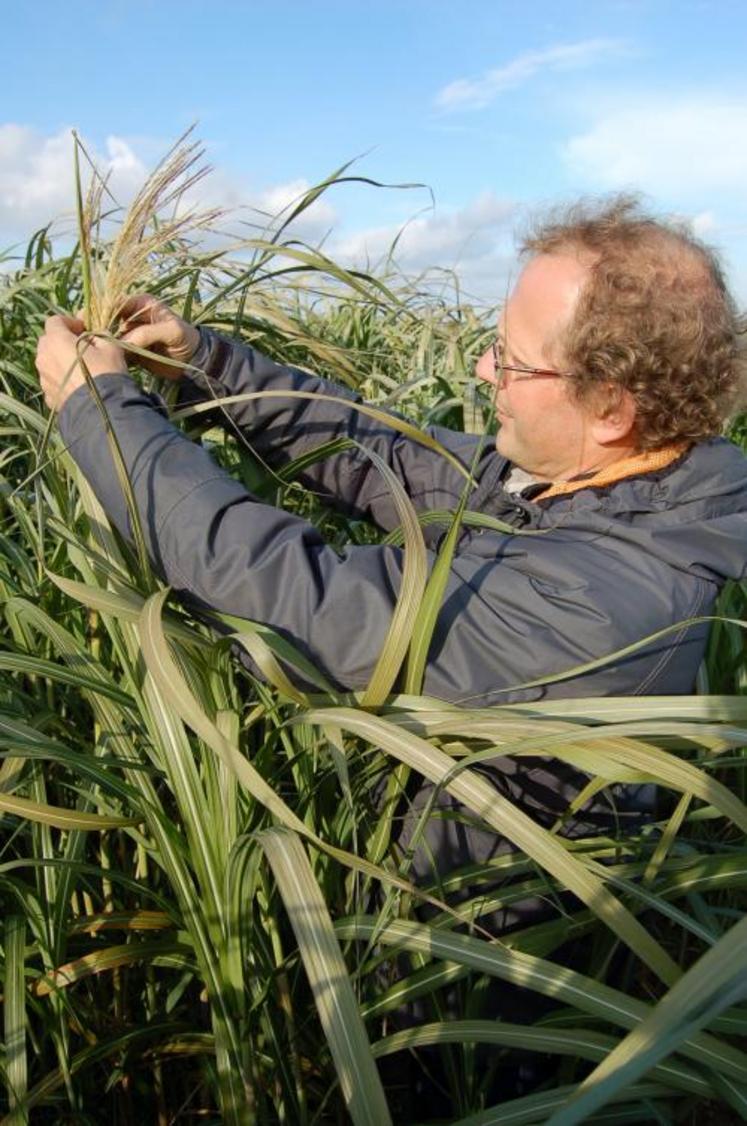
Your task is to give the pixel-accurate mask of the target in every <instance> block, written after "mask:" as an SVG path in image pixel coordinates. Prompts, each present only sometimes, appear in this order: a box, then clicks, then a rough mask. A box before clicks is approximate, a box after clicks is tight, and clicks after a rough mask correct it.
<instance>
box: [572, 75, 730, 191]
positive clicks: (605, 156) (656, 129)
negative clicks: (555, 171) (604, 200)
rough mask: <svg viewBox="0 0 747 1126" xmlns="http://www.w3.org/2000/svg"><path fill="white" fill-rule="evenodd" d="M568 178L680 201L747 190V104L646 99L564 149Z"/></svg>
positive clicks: (609, 117)
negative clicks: (626, 187) (624, 187)
mask: <svg viewBox="0 0 747 1126" xmlns="http://www.w3.org/2000/svg"><path fill="white" fill-rule="evenodd" d="M561 153H562V156H563V158H564V160H565V162H566V164H567V165H568V167H569V168H570V170H571V172H572V173H573V174H574V175H575V176H577V177H579V178H581V179H583V180H584V181H586V182H588V183H589V184H591V185H592V186H594V187H601V188H620V187H622V186H630V187H634V188H637V189H641V190H643V191H646V192H651V193H652V194H655V195H662V196H665V197H666V196H670V197H673V198H683V197H687V196H688V195H697V194H698V193H702V192H703V191H713V190H716V191H721V190H724V191H727V192H728V191H738V192H740V193H741V192H743V191H744V185H745V183H747V99H746V98H733V99H717V98H713V97H700V98H697V97H693V96H688V97H687V98H681V99H679V100H668V101H659V102H657V101H656V100H655V99H647V100H646V101H645V102H643V101H641V102H640V103H636V104H635V105H633V106H630V105H626V106H624V107H621V108H619V109H613V110H611V111H610V112H608V113H607V114H606V116H604V117H602V118H600V119H599V120H598V121H597V122H596V123H595V124H594V125H592V127H591V128H590V129H589V130H588V131H587V132H585V133H581V134H579V135H578V136H575V137H572V138H571V140H570V141H568V142H567V143H566V144H565V145H564V146H563V147H562V149H561Z"/></svg>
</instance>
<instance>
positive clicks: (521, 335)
mask: <svg viewBox="0 0 747 1126" xmlns="http://www.w3.org/2000/svg"><path fill="white" fill-rule="evenodd" d="M589 266H590V263H589V262H588V261H582V260H581V259H580V258H579V257H578V255H576V254H573V253H568V254H539V255H537V256H536V257H535V258H531V259H530V260H529V261H528V262H527V264H526V266H525V267H524V269H523V270H522V271H521V273H520V274H519V277H518V278H517V280H516V285H515V286H514V288H513V290H512V291H511V294H510V295H509V298H508V301H507V302H506V304H505V305H504V307H503V309H502V310H501V312H500V315H499V317H498V333H499V335H500V336H501V338H502V339H504V340H505V341H507V342H508V338H509V337H513V338H514V340H515V341H516V343H517V344H519V345H520V344H521V343H522V342H524V341H525V340H527V338H529V337H531V338H533V339H535V340H536V339H537V337H539V338H541V339H542V340H551V339H552V340H554V339H557V337H558V335H559V334H560V333H562V331H563V329H565V328H566V327H567V325H568V323H569V321H570V319H571V317H572V316H573V312H574V310H575V308H576V302H577V301H578V297H579V294H580V293H581V290H582V289H583V287H584V285H585V284H586V282H587V280H588V277H589Z"/></svg>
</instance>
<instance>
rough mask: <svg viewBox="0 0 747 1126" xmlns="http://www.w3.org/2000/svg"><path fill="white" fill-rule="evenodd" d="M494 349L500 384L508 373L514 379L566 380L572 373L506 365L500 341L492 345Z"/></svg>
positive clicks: (495, 341)
mask: <svg viewBox="0 0 747 1126" xmlns="http://www.w3.org/2000/svg"><path fill="white" fill-rule="evenodd" d="M492 349H493V368H494V371H495V377H496V379H497V381H498V382H499V383H500V382H501V381H502V380H503V379H504V376H505V373H506V372H507V371H510V372H511V377H512V379H515V380H517V381H518V380H521V379H538V378H544V379H565V378H567V377H568V376H570V375H571V374H572V373H571V372H570V371H553V370H552V369H551V368H530V367H525V366H524V365H523V364H504V362H503V360H502V358H501V351H500V341H498V340H494V341H493V344H492Z"/></svg>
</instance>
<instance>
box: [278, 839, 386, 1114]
mask: <svg viewBox="0 0 747 1126" xmlns="http://www.w3.org/2000/svg"><path fill="white" fill-rule="evenodd" d="M257 839H258V841H259V843H260V844H261V845H262V848H263V849H264V852H265V855H266V856H267V859H268V860H269V862H270V865H271V866H272V870H273V873H274V875H275V879H276V880H277V884H278V888H279V890H280V894H281V896H282V899H283V903H284V904H285V909H286V911H287V912H288V916H289V918H290V921H291V925H292V927H293V931H294V934H295V936H296V941H297V942H298V948H299V951H300V953H301V957H302V959H303V964H304V967H305V969H306V973H307V975H308V978H309V982H310V984H311V989H312V992H313V994H314V1001H315V1002H316V1007H317V1010H318V1013H319V1018H320V1020H321V1023H322V1027H323V1029H324V1034H325V1036H326V1038H327V1042H328V1044H329V1048H330V1052H331V1053H332V1058H333V1060H334V1064H335V1069H336V1071H337V1075H338V1078H339V1081H340V1089H341V1090H342V1094H343V1097H344V1099H345V1102H346V1104H347V1108H348V1111H349V1113H350V1117H351V1119H352V1121H353V1123H354V1124H355V1126H388V1124H390V1123H391V1117H390V1115H389V1109H388V1107H387V1102H386V1098H385V1096H384V1090H383V1088H382V1086H381V1080H380V1079H379V1074H378V1072H377V1070H376V1064H375V1063H374V1060H373V1056H372V1054H371V1046H370V1044H369V1042H368V1037H367V1036H366V1030H365V1028H364V1025H363V1021H362V1019H361V1015H360V1010H359V1008H358V1002H357V1001H356V998H355V993H354V992H353V986H352V983H351V980H350V977H349V976H348V971H347V967H346V965H345V962H344V960H343V957H342V953H341V952H340V947H339V945H338V942H337V938H336V937H335V933H334V930H333V928H332V921H331V919H330V917H329V912H328V910H327V906H326V904H325V902H324V897H323V895H322V893H321V891H320V890H319V885H318V884H317V882H316V880H315V878H314V873H313V871H312V869H311V865H310V864H309V861H308V857H307V856H306V852H305V850H304V848H303V846H302V845H301V842H300V841H299V839H298V837H297V836H296V835H295V834H293V833H290V832H288V831H287V830H285V829H269V830H266V831H265V832H262V833H259V834H258V835H257Z"/></svg>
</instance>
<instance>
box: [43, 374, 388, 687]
mask: <svg viewBox="0 0 747 1126" xmlns="http://www.w3.org/2000/svg"><path fill="white" fill-rule="evenodd" d="M96 387H97V390H98V392H99V395H100V397H101V400H102V402H103V404H104V407H105V409H106V413H107V415H108V419H109V422H110V425H111V428H112V430H113V432H114V434H115V435H116V440H117V444H118V446H119V450H120V452H121V455H122V458H123V460H124V464H125V466H126V469H127V473H128V476H129V478H130V481H131V485H132V490H133V493H134V497H135V503H136V506H137V509H138V515H139V519H140V522H141V526H142V530H143V534H144V536H145V540H146V543H147V547H148V551H149V554H150V556H151V558H152V560H153V562H154V564H155V566H156V567H157V569H158V570H159V571H160V573H161V575H162V576H163V577H164V579H165V580H166V582H168V583H169V584H170V585H171V586H173V587H174V588H175V590H176V591H177V592H178V593H180V594H182V595H187V596H189V597H190V598H192V599H196V600H197V602H198V604H201V605H202V606H204V607H207V608H210V609H216V610H220V611H224V612H227V613H231V614H236V615H238V616H240V617H245V618H249V619H252V620H256V621H260V622H265V623H267V624H269V625H271V626H272V627H273V628H275V629H277V630H279V631H280V632H282V633H285V634H286V636H288V637H289V638H290V639H291V640H292V641H293V642H294V643H295V644H298V645H299V646H300V647H301V648H302V649H303V650H304V651H305V653H306V654H307V655H308V656H309V657H310V658H312V659H313V660H316V661H317V662H319V663H320V664H321V666H322V667H323V668H324V669H325V670H326V671H327V673H328V674H329V675H330V676H331V677H332V678H333V679H335V680H336V681H337V683H338V684H341V685H343V686H345V687H358V686H361V685H364V684H365V683H367V679H368V677H369V676H370V673H371V671H372V669H373V667H374V665H375V661H376V658H377V656H378V653H379V651H380V649H381V647H382V645H383V642H384V638H385V636H386V631H387V628H388V625H389V621H390V619H391V615H392V611H393V608H394V605H395V603H396V598H397V593H398V590H399V585H400V580H401V572H402V560H403V555H402V551H401V550H400V549H398V548H395V547H386V546H371V547H351V548H350V549H349V550H348V551H346V552H345V553H343V554H338V553H337V552H335V551H334V550H333V549H332V548H331V547H329V546H328V545H326V544H325V542H324V541H323V540H322V538H321V537H320V535H319V533H318V532H317V530H316V528H314V526H313V525H312V524H309V523H307V522H306V521H304V520H302V519H300V518H299V517H297V516H294V515H292V514H290V513H287V512H284V511H283V510H281V509H278V508H275V507H274V506H272V505H269V504H265V503H262V502H261V501H258V500H257V499H256V498H255V497H254V496H252V495H251V494H250V493H248V492H247V491H246V489H245V488H244V486H243V485H242V484H240V483H239V482H238V481H236V480H234V478H232V477H231V476H230V475H229V474H227V473H225V472H224V471H223V470H222V469H221V468H220V467H219V466H218V465H217V464H216V463H215V462H214V461H213V459H212V458H211V457H210V455H209V454H208V453H207V451H206V450H204V449H203V448H202V447H201V446H200V445H198V444H196V443H194V442H192V441H190V440H189V439H188V438H187V437H185V436H184V435H183V434H182V433H181V432H180V431H179V430H177V429H176V428H175V427H174V426H173V425H172V424H171V423H170V422H169V420H168V419H167V418H166V416H165V412H164V410H163V408H162V406H161V404H160V401H159V400H158V399H157V398H156V397H155V396H152V395H148V394H146V393H145V392H143V391H142V390H141V389H140V388H139V387H138V385H137V384H136V383H135V382H134V381H133V380H132V379H131V378H130V377H129V376H126V375H116V374H112V375H105V376H100V377H98V378H97V380H96ZM59 424H60V431H61V434H62V437H63V440H64V441H65V443H66V444H67V446H68V448H69V452H70V454H71V455H72V457H73V458H74V460H75V461H76V463H77V464H78V466H79V467H80V469H81V470H82V472H83V473H84V475H85V476H86V478H87V479H88V481H89V482H90V483H91V485H92V487H93V489H94V491H95V493H96V495H97V497H98V499H99V500H100V502H101V504H102V506H103V508H104V510H105V511H106V513H107V515H108V516H109V518H110V519H111V520H112V522H113V523H114V524H115V525H116V527H117V528H118V529H119V531H120V532H121V533H122V534H123V535H124V536H125V538H127V539H129V540H130V541H131V540H132V538H133V537H132V527H131V522H130V517H129V514H128V510H127V505H126V502H125V499H124V495H123V492H122V489H121V487H120V484H119V478H118V475H117V472H116V470H115V466H114V461H113V459H112V454H111V450H110V446H109V439H108V438H107V435H106V431H105V428H104V424H103V420H102V417H101V413H100V411H99V409H98V407H97V405H96V403H95V402H94V400H93V398H92V397H91V395H90V393H89V391H88V388H87V387H81V388H79V389H78V390H77V391H76V392H75V393H74V394H73V395H71V396H70V398H69V399H68V400H67V402H66V403H65V405H64V407H63V409H62V411H61V413H60V418H59ZM351 607H352V608H356V612H351ZM362 625H363V626H364V628H362Z"/></svg>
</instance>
